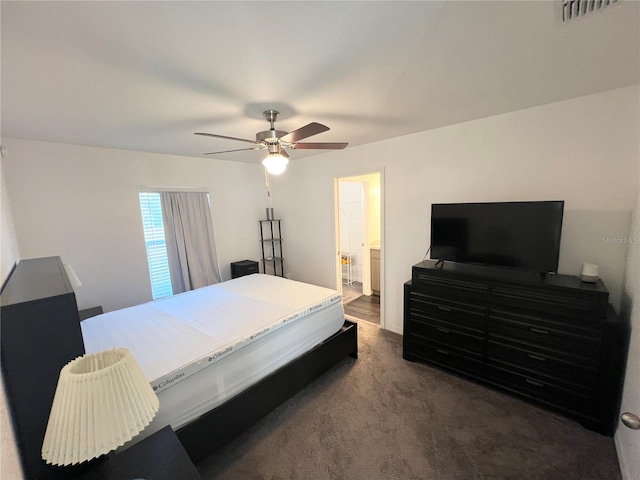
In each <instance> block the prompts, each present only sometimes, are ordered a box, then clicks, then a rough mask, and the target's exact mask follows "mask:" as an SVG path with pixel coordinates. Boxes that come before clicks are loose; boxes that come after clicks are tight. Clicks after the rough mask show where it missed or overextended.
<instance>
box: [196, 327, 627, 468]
mask: <svg viewBox="0 0 640 480" xmlns="http://www.w3.org/2000/svg"><path fill="white" fill-rule="evenodd" d="M358 330H359V347H360V355H359V359H358V360H354V359H352V358H345V359H344V360H342V361H341V362H340V363H339V364H338V365H336V366H335V367H334V368H333V369H331V370H330V371H329V372H327V373H326V374H324V375H323V376H322V377H320V378H319V379H318V380H316V381H315V382H314V383H312V384H311V385H309V386H308V387H307V388H306V389H304V390H303V391H302V392H300V393H299V394H297V395H296V396H295V397H293V398H292V399H290V400H288V401H287V402H285V403H284V404H282V405H281V406H280V407H278V408H277V409H276V410H275V411H273V412H272V413H270V414H269V415H268V416H267V417H265V418H264V419H263V420H262V421H260V422H259V423H257V424H256V425H255V426H253V427H252V428H251V429H250V430H248V431H247V432H245V433H244V434H242V435H241V436H240V437H238V438H237V439H236V440H234V441H233V442H231V443H230V444H228V445H227V446H225V447H224V448H223V449H222V450H220V451H218V452H217V453H215V454H214V455H212V456H211V457H209V458H208V459H206V460H205V461H203V462H202V463H201V464H200V465H198V468H199V470H200V472H201V474H202V477H203V478H204V479H208V480H213V479H234V480H243V479H268V480H276V479H283V480H284V479H287V480H288V479H305V480H311V479H314V480H315V479H318V480H319V479H353V480H359V479H362V480H375V479H385V480H386V479H402V480H409V479H420V480H432V479H433V480H475V479H477V480H503V479H504V480H507V479H513V480H618V479H620V478H621V477H620V471H619V468H618V461H617V457H616V452H615V448H614V444H613V440H612V439H611V438H609V437H605V436H602V435H599V434H597V433H594V432H591V431H589V430H586V429H585V428H583V427H582V426H580V425H579V424H577V423H574V422H572V421H571V420H567V419H565V418H563V417H560V416H557V415H555V414H553V413H549V412H547V411H544V410H542V409H540V408H538V407H536V406H533V405H530V404H528V403H525V402H523V401H522V400H519V399H517V398H514V397H511V396H508V395H506V394H503V393H501V392H498V391H495V390H492V389H489V388H487V387H483V386H481V385H478V384H476V383H473V382H470V381H467V380H465V379H462V378H460V377H457V376H454V375H450V374H447V373H445V372H443V371H440V370H438V369H435V368H432V367H429V366H427V365H425V364H421V363H410V362H407V361H406V360H403V359H402V337H401V336H400V335H397V334H394V333H391V332H388V331H384V330H380V329H379V328H378V327H376V326H375V325H371V324H368V323H366V322H360V323H359V324H358Z"/></svg>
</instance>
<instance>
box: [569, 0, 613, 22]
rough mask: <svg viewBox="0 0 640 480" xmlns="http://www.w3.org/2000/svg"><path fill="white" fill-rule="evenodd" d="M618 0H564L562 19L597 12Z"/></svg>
mask: <svg viewBox="0 0 640 480" xmlns="http://www.w3.org/2000/svg"><path fill="white" fill-rule="evenodd" d="M617 1H618V0H562V21H563V22H567V21H569V20H571V19H572V18H575V17H581V16H583V15H587V14H588V13H591V12H596V11H598V10H600V9H602V8H604V7H606V6H608V5H610V4H612V3H616V2H617Z"/></svg>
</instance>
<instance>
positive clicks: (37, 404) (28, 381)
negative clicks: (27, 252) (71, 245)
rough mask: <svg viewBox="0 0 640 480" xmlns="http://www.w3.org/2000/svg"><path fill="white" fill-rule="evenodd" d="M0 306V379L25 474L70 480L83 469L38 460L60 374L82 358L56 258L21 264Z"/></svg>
mask: <svg viewBox="0 0 640 480" xmlns="http://www.w3.org/2000/svg"><path fill="white" fill-rule="evenodd" d="M0 305H1V307H0V319H1V320H0V325H1V328H0V340H1V345H0V352H1V358H2V377H3V381H4V385H5V389H6V393H7V399H8V404H9V409H10V412H11V418H12V421H13V428H14V431H15V436H16V441H17V443H18V450H19V452H20V457H21V460H22V467H23V470H24V474H25V476H26V477H27V478H29V479H32V478H34V479H38V480H47V479H61V480H63V479H64V480H67V479H70V478H75V477H76V476H77V474H78V473H79V472H82V471H83V470H84V468H85V467H84V465H79V466H75V467H56V466H52V465H49V464H47V463H46V462H45V461H44V460H43V459H42V456H41V449H42V441H43V440H44V433H45V431H46V428H47V422H48V421H49V412H50V411H51V405H52V403H53V397H54V394H55V391H56V386H57V385H58V376H59V374H60V370H61V369H62V367H64V366H65V365H66V364H67V363H68V362H69V361H71V360H73V359H74V358H76V357H78V356H80V355H83V354H84V353H85V352H84V343H83V340H82V331H81V330H80V319H79V315H78V306H77V304H76V296H75V293H74V292H73V288H71V283H70V281H69V278H68V277H67V274H66V272H65V270H64V266H63V264H62V261H61V260H60V258H59V257H45V258H34V259H28V260H21V261H20V262H19V263H18V264H17V265H16V267H15V269H14V270H13V272H12V273H11V275H10V276H9V278H8V280H7V282H6V284H5V286H4V288H3V290H2V293H1V294H0ZM53 347H55V348H53Z"/></svg>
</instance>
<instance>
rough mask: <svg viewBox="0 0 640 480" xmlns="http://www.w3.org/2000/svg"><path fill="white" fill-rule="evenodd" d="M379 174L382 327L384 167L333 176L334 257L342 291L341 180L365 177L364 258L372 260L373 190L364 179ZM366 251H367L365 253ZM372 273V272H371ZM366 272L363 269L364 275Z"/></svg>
mask: <svg viewBox="0 0 640 480" xmlns="http://www.w3.org/2000/svg"><path fill="white" fill-rule="evenodd" d="M371 175H378V176H379V179H380V327H381V328H385V314H384V312H385V295H386V290H387V289H386V288H385V267H384V263H385V254H384V249H385V219H384V211H385V209H384V169H383V168H376V169H372V170H368V171H362V170H361V171H356V172H349V173H346V174H343V175H340V176H334V177H332V188H333V232H334V234H333V258H334V285H335V287H334V288H335V289H336V290H338V291H339V292H342V264H341V262H340V193H339V182H340V181H341V180H345V181H358V179H359V177H363V178H361V179H360V181H362V183H363V192H364V195H363V196H364V197H366V198H365V200H364V201H363V204H364V206H363V208H365V221H364V222H363V223H365V225H366V229H367V232H366V235H364V236H363V239H365V238H366V239H367V241H366V246H364V247H363V257H364V256H366V258H365V259H363V260H364V261H365V262H370V258H369V256H370V249H369V242H368V229H369V222H370V219H369V207H368V204H369V197H370V195H371V191H370V188H369V182H368V181H366V182H365V181H363V180H364V179H365V178H366V177H367V176H371ZM365 252H366V253H365ZM368 271H369V272H370V271H371V266H370V264H369V269H368ZM369 274H370V273H369ZM364 275H365V272H364V271H363V276H364ZM366 283H367V287H368V290H369V294H371V279H370V278H369V279H368V281H367V282H366ZM364 288H365V282H364V278H363V292H364Z"/></svg>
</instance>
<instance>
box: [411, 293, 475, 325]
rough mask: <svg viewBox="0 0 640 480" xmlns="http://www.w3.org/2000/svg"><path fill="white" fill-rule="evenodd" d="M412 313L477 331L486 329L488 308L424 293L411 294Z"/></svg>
mask: <svg viewBox="0 0 640 480" xmlns="http://www.w3.org/2000/svg"><path fill="white" fill-rule="evenodd" d="M410 301H411V311H412V312H416V313H423V314H426V315H429V316H431V317H437V318H440V319H442V320H445V321H447V322H450V323H453V324H459V325H464V326H466V327H469V328H473V329H476V330H484V329H485V318H486V310H487V309H486V307H485V306H484V305H478V304H475V303H469V302H460V301H453V300H450V299H446V298H440V297H434V296H431V295H428V294H426V293H423V292H416V291H414V292H411V297H410Z"/></svg>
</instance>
